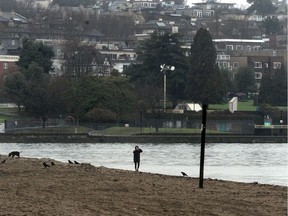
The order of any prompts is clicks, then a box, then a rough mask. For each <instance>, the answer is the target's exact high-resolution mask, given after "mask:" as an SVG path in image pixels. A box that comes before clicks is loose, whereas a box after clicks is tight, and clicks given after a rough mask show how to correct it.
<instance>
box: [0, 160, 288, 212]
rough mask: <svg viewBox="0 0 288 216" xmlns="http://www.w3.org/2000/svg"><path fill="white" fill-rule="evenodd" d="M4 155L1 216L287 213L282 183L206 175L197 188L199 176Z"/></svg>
mask: <svg viewBox="0 0 288 216" xmlns="http://www.w3.org/2000/svg"><path fill="white" fill-rule="evenodd" d="M4 159H6V161H5V163H0V179H1V181H0V190H1V192H0V194H1V196H0V215H5V216H7V215H17V216H18V215H19V216H20V215H21V216H24V215H27V216H31V215H45V216H46V215H53V216H54V215H65V216H66V215H67V216H73V215H77V216H78V215H79V216H86V215H87V216H90V215H91V216H92V215H93V216H96V215H117V216H118V215H125V216H126V215H131V216H132V215H133V216H134V215H149V216H151V215H155V216H156V215H157V216H158V215H165V216H166V215H168V216H169V215H177V216H178V215H189V216H193V215H200V216H201V215H219V216H220V215H221V216H223V215H224V216H225V215H229V216H230V215H235V216H236V215H237V216H239V215H254V216H257V215H259V216H265V215H267V216H272V215H273V216H286V215H287V187H285V186H276V185H263V184H257V183H238V182H231V181H222V180H216V179H214V180H212V179H205V180H204V188H203V189H200V188H199V179H198V178H190V177H182V176H179V177H177V176H167V175H160V174H151V173H142V172H138V173H137V172H133V171H127V170H118V169H108V168H105V167H95V166H92V165H90V164H78V165H77V164H68V162H67V163H62V162H59V161H54V160H51V159H48V158H46V159H44V158H43V159H35V158H22V157H21V158H7V156H4V155H0V160H1V161H3V160H4ZM44 161H47V164H48V165H50V167H47V168H45V167H44V166H43V164H42V163H43V162H44ZM51 161H53V162H54V163H55V166H51ZM79 162H81V161H79ZM179 175H180V173H179Z"/></svg>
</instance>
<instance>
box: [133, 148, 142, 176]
mask: <svg viewBox="0 0 288 216" xmlns="http://www.w3.org/2000/svg"><path fill="white" fill-rule="evenodd" d="M141 152H143V151H142V149H140V148H139V146H135V150H134V151H133V154H134V164H135V171H136V172H138V170H139V167H140V153H141Z"/></svg>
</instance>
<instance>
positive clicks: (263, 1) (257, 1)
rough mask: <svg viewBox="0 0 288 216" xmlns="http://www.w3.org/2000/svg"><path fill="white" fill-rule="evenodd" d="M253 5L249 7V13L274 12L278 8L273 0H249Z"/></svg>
mask: <svg viewBox="0 0 288 216" xmlns="http://www.w3.org/2000/svg"><path fill="white" fill-rule="evenodd" d="M247 2H248V3H250V4H251V6H250V7H249V8H248V9H247V11H248V13H255V12H257V13H258V14H262V15H267V14H273V13H275V11H276V10H277V7H275V6H274V5H273V3H272V1H271V0H247Z"/></svg>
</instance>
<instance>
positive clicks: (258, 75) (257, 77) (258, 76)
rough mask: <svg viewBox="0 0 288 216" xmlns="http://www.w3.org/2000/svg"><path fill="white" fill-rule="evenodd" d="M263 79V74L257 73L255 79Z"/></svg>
mask: <svg viewBox="0 0 288 216" xmlns="http://www.w3.org/2000/svg"><path fill="white" fill-rule="evenodd" d="M261 78H262V73H260V72H255V79H258V80H259V79H261Z"/></svg>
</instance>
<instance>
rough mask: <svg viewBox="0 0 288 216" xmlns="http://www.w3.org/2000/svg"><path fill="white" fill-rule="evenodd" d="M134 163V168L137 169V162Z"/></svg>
mask: <svg viewBox="0 0 288 216" xmlns="http://www.w3.org/2000/svg"><path fill="white" fill-rule="evenodd" d="M134 165H135V170H136V171H137V167H138V164H137V162H136V161H134Z"/></svg>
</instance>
